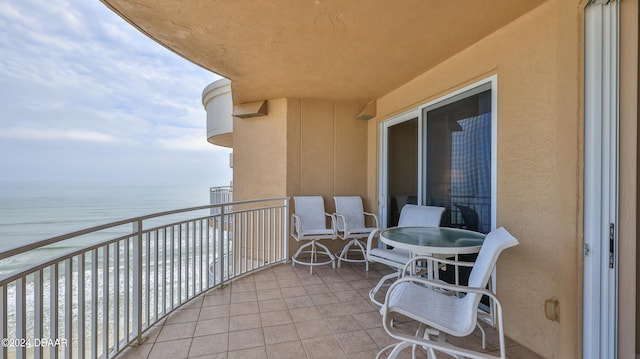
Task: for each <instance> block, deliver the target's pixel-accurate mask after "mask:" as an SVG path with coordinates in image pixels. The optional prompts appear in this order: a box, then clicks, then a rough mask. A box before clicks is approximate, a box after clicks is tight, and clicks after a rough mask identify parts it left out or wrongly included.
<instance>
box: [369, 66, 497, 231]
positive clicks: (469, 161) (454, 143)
mask: <svg viewBox="0 0 640 359" xmlns="http://www.w3.org/2000/svg"><path fill="white" fill-rule="evenodd" d="M495 86H496V79H495V77H494V78H491V79H489V80H486V81H484V82H483V83H478V84H475V85H473V86H470V87H468V88H465V89H462V90H460V91H457V92H456V93H453V94H451V95H449V96H446V97H444V98H442V99H439V100H436V101H433V102H431V103H428V104H425V105H424V106H421V107H420V108H419V109H416V110H414V111H411V112H408V113H405V114H403V115H400V116H397V117H395V118H393V119H390V120H388V121H385V122H383V123H382V124H381V143H382V146H381V166H380V168H381V173H380V185H381V186H380V213H381V215H382V217H383V222H382V223H383V224H384V225H385V226H387V227H390V226H395V225H396V224H397V223H398V218H399V214H400V210H401V209H402V207H403V206H404V205H405V204H407V203H413V204H420V205H429V206H440V207H444V208H445V209H446V211H445V214H444V215H443V222H442V225H443V226H448V227H456V228H466V229H469V230H472V231H477V232H482V233H488V232H489V231H491V229H492V228H494V227H495V183H496V179H495V173H496V167H495V150H496V144H495V142H496V141H495V121H496V119H495V117H496V116H495V103H496V96H495Z"/></svg>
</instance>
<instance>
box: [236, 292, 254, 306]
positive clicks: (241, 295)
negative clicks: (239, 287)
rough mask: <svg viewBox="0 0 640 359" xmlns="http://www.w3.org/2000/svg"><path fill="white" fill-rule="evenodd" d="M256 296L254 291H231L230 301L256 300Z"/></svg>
mask: <svg viewBox="0 0 640 359" xmlns="http://www.w3.org/2000/svg"><path fill="white" fill-rule="evenodd" d="M257 301H258V296H257V295H256V292H238V293H233V292H232V293H231V303H233V304H236V303H247V302H257Z"/></svg>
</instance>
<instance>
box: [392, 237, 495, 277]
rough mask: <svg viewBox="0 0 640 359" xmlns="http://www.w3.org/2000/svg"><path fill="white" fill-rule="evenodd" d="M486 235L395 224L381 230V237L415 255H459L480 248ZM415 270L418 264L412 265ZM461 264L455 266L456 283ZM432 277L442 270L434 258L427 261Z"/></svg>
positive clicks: (476, 251) (428, 272)
mask: <svg viewBox="0 0 640 359" xmlns="http://www.w3.org/2000/svg"><path fill="white" fill-rule="evenodd" d="M485 237H486V236H485V235H484V234H482V233H478V232H473V231H468V230H465V229H458V228H447V227H393V228H388V229H384V230H382V231H381V232H380V240H381V241H382V242H383V243H385V244H387V245H390V246H393V247H396V248H402V249H406V250H408V251H410V252H411V257H415V256H434V255H435V256H438V257H440V258H442V257H443V256H444V257H455V261H458V255H460V254H473V253H478V252H480V248H481V247H482V243H483V242H484V238H485ZM411 271H412V272H415V267H414V266H412V269H411ZM458 271H459V268H458V266H455V280H456V284H457V283H458V279H459V272H458ZM427 275H428V278H438V277H439V273H438V271H437V270H436V268H434V267H433V263H432V262H431V261H429V262H428V264H427Z"/></svg>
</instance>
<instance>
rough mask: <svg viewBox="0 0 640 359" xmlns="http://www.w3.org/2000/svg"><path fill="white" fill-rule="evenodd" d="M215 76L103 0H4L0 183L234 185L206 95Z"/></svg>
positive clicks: (0, 10) (0, 14) (0, 15)
mask: <svg viewBox="0 0 640 359" xmlns="http://www.w3.org/2000/svg"><path fill="white" fill-rule="evenodd" d="M219 78H220V76H218V75H216V74H214V73H212V72H209V71H207V70H204V69H202V68H200V67H198V66H197V65H194V64H192V63H191V62H189V61H187V60H185V59H183V58H181V57H180V56H178V55H176V54H174V53H173V52H171V51H169V50H167V49H166V48H164V47H162V46H160V45H159V44H157V43H156V42H154V41H153V40H151V39H149V38H148V37H146V36H145V35H143V34H142V33H140V32H139V31H137V30H136V29H135V28H134V27H132V26H131V25H129V24H128V23H126V22H125V21H124V20H122V19H121V18H120V17H119V16H117V15H116V14H115V13H113V12H112V11H111V10H109V9H108V8H107V7H106V6H105V5H103V4H102V3H101V2H100V1H99V0H55V1H43V0H20V1H9V0H4V1H0V183H1V182H2V181H66V182H94V181H100V182H107V183H109V182H113V183H139V184H198V185H208V186H223V185H229V182H230V180H231V176H232V175H231V169H229V165H228V164H229V153H230V152H231V151H230V149H227V148H224V147H218V146H214V145H212V144H210V143H208V142H207V140H206V112H205V110H204V108H203V106H202V97H201V96H202V90H203V89H204V88H205V87H206V86H207V85H208V84H209V83H211V82H213V81H215V80H218V79H219Z"/></svg>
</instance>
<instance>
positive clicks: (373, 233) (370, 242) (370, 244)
mask: <svg viewBox="0 0 640 359" xmlns="http://www.w3.org/2000/svg"><path fill="white" fill-rule="evenodd" d="M381 230H382V229H380V228H377V229H375V230H373V231H371V233H369V237H368V238H367V260H369V253H370V252H371V249H372V248H373V240H374V238H375V237H376V236H378V233H380V231H381Z"/></svg>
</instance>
